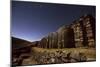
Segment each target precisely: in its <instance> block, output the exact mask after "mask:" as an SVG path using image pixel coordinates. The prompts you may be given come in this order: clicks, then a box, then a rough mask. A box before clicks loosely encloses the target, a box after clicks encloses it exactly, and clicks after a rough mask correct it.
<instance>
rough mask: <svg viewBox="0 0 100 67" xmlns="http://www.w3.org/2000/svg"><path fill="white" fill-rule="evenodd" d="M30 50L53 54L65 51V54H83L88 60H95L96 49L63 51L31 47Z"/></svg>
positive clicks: (67, 49) (68, 49) (65, 49)
mask: <svg viewBox="0 0 100 67" xmlns="http://www.w3.org/2000/svg"><path fill="white" fill-rule="evenodd" d="M32 50H34V51H35V52H41V53H42V52H44V51H46V52H55V51H57V50H60V51H65V52H66V53H68V52H72V53H79V52H82V53H84V54H85V55H86V56H87V57H88V58H94V59H96V49H95V48H63V49H45V48H37V47H33V48H32Z"/></svg>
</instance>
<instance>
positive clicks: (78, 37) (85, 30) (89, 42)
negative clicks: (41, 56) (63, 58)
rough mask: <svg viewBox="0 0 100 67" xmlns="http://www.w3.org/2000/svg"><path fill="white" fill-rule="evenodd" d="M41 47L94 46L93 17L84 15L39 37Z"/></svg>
mask: <svg viewBox="0 0 100 67" xmlns="http://www.w3.org/2000/svg"><path fill="white" fill-rule="evenodd" d="M39 45H40V46H39V47H41V48H74V47H95V18H94V17H93V16H91V15H84V16H82V17H80V18H79V19H78V20H75V21H73V22H72V24H70V25H63V26H62V27H60V28H59V29H58V30H57V31H56V32H51V33H49V34H48V36H46V37H44V38H42V39H41V41H40V44H39Z"/></svg>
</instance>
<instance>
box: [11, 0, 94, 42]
mask: <svg viewBox="0 0 100 67" xmlns="http://www.w3.org/2000/svg"><path fill="white" fill-rule="evenodd" d="M11 7H12V8H11V36H14V37H17V38H21V39H24V40H28V41H31V42H32V41H37V40H40V39H41V38H42V37H44V36H46V35H48V33H50V32H54V31H56V30H57V29H58V28H59V27H61V26H62V25H64V24H66V25H69V24H71V23H72V21H74V20H76V19H78V18H79V17H80V16H82V15H84V14H92V15H93V16H94V17H95V12H96V11H95V9H96V6H87V5H84V6H83V5H69V4H54V3H53V4H51V3H39V2H24V1H12V5H11Z"/></svg>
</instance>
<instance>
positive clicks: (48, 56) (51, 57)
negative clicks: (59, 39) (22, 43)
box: [13, 47, 96, 65]
mask: <svg viewBox="0 0 100 67" xmlns="http://www.w3.org/2000/svg"><path fill="white" fill-rule="evenodd" d="M31 49H32V50H31V51H30V52H29V53H22V54H20V55H19V57H13V65H34V64H58V63H75V62H88V61H95V60H96V54H95V53H96V50H95V48H64V49H44V48H37V47H32V48H31Z"/></svg>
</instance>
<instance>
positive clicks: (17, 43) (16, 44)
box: [11, 37, 32, 49]
mask: <svg viewBox="0 0 100 67" xmlns="http://www.w3.org/2000/svg"><path fill="white" fill-rule="evenodd" d="M11 41H12V42H11V43H12V48H13V49H17V48H22V47H26V46H30V45H32V43H31V42H29V41H26V40H23V39H19V38H16V37H12V38H11Z"/></svg>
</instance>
